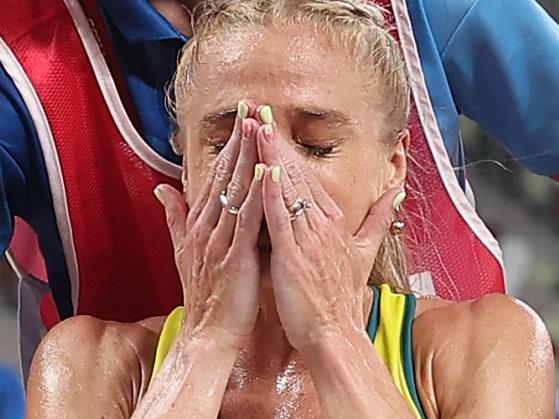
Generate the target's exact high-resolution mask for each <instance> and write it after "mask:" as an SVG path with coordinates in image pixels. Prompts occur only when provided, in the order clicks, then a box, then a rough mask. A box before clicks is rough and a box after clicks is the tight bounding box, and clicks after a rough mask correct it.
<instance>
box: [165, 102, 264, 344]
mask: <svg viewBox="0 0 559 419" xmlns="http://www.w3.org/2000/svg"><path fill="white" fill-rule="evenodd" d="M250 111H251V110H250V109H249V107H248V105H246V104H245V103H242V104H241V103H240V104H239V109H238V112H237V117H236V120H235V126H234V128H233V132H232V134H231V137H230V139H229V141H228V142H227V144H226V146H225V148H224V149H223V150H222V151H221V152H220V154H219V155H218V157H217V158H216V160H215V162H214V164H213V167H212V170H211V171H210V174H209V176H208V178H207V180H206V183H205V185H204V187H203V188H202V191H201V193H200V195H199V196H198V198H197V200H196V202H195V203H194V205H193V206H192V208H191V209H190V211H188V208H187V205H186V203H185V200H184V197H183V195H182V194H181V193H180V192H179V191H177V190H175V189H174V188H172V187H171V186H169V185H159V186H158V187H157V188H156V190H155V194H156V196H157V197H158V198H159V200H160V201H161V202H162V203H163V205H164V207H165V212H166V217H167V225H168V228H169V231H170V233H171V238H172V241H173V247H174V250H175V261H176V265H177V268H178V271H179V275H180V278H181V281H182V286H183V294H184V306H185V319H184V325H183V331H182V332H183V333H186V334H187V335H188V338H189V339H191V338H196V337H197V338H202V339H210V340H217V341H218V343H220V344H225V345H227V346H228V347H231V348H236V349H240V348H241V347H242V346H243V344H244V343H245V342H246V340H247V339H248V337H249V336H250V334H251V333H252V330H253V328H254V324H255V321H256V316H257V313H258V304H259V303H258V288H259V277H260V268H259V261H258V249H257V242H258V235H259V231H260V225H261V222H262V217H263V209H262V187H261V184H260V181H261V179H262V174H263V167H262V166H256V163H257V161H258V156H257V148H256V140H255V138H256V132H257V129H258V127H259V126H260V124H259V123H258V122H257V121H256V120H255V119H252V118H250V117H248V115H249V113H250ZM222 191H227V196H228V198H229V202H230V203H231V205H233V206H235V207H236V208H239V211H238V214H237V215H236V216H235V215H232V214H229V213H228V212H227V211H226V210H225V209H224V208H223V207H222V205H221V203H220V199H219V198H220V194H221V192H222Z"/></svg>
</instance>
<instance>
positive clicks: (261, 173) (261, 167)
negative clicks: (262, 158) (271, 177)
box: [254, 163, 265, 182]
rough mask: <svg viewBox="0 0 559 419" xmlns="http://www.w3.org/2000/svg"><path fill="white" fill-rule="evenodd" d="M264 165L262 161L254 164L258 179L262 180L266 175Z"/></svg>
mask: <svg viewBox="0 0 559 419" xmlns="http://www.w3.org/2000/svg"><path fill="white" fill-rule="evenodd" d="M264 172H265V169H264V165H263V164H262V163H258V164H257V165H256V166H254V178H255V179H256V180H257V181H259V182H260V181H261V180H262V178H263V177H264Z"/></svg>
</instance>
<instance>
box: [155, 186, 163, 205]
mask: <svg viewBox="0 0 559 419" xmlns="http://www.w3.org/2000/svg"><path fill="white" fill-rule="evenodd" d="M153 194H154V195H155V197H156V198H157V200H158V201H159V202H161V205H163V206H165V198H163V193H161V190H160V189H159V186H157V187H156V188H155V189H154V190H153Z"/></svg>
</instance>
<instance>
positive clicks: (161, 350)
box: [149, 306, 184, 386]
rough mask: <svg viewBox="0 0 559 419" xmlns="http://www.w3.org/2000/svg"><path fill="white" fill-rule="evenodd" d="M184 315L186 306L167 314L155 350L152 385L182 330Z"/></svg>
mask: <svg viewBox="0 0 559 419" xmlns="http://www.w3.org/2000/svg"><path fill="white" fill-rule="evenodd" d="M183 316H184V307H182V306H181V307H177V308H175V309H174V310H173V311H171V314H169V315H168V316H167V318H166V319H165V322H164V323H163V327H162V328H161V334H160V335H159V341H158V342H157V348H156V350H155V361H153V371H152V373H151V379H150V382H149V385H150V386H151V383H153V378H154V377H155V376H156V374H157V372H158V371H159V370H160V369H161V365H162V364H163V361H164V360H165V357H166V356H167V354H168V353H169V350H170V349H171V346H172V345H173V342H174V341H175V338H176V337H177V336H178V334H179V332H180V330H181V327H182V319H183Z"/></svg>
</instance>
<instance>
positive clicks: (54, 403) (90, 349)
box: [28, 316, 163, 417]
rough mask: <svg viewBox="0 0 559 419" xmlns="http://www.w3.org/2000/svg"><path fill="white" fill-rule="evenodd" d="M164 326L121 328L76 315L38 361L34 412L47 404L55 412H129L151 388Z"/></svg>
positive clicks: (32, 384)
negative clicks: (75, 407) (71, 407)
mask: <svg viewBox="0 0 559 419" xmlns="http://www.w3.org/2000/svg"><path fill="white" fill-rule="evenodd" d="M162 321H163V320H162V318H153V319H148V320H145V321H143V322H139V323H118V322H110V321H104V320H100V319H97V318H94V317H90V316H76V317H73V318H70V319H68V320H65V321H63V322H61V323H60V324H58V325H57V326H55V327H54V328H53V329H52V330H51V331H49V333H48V334H47V335H46V336H45V338H44V339H43V341H42V342H41V344H40V346H39V348H38V349H37V352H36V353H35V356H34V358H33V363H32V366H31V372H30V376H29V381H28V405H29V409H30V410H32V409H33V408H34V407H36V408H38V409H44V406H45V403H43V402H45V401H46V400H48V405H49V406H51V407H52V408H53V409H56V408H58V407H60V405H62V404H64V405H66V406H67V405H68V404H69V403H70V404H71V403H79V404H80V409H82V410H83V409H86V407H85V406H81V405H82V404H84V403H89V404H91V405H97V406H102V405H106V406H107V408H111V407H109V406H113V408H115V409H117V410H120V411H123V412H124V411H130V409H133V407H134V406H135V404H136V403H137V401H138V399H139V397H140V396H141V395H142V394H143V392H145V390H146V388H147V385H148V383H149V379H150V375H151V368H152V365H153V354H154V352H155V347H156V344H157V339H158V334H159V333H158V330H159V329H160V327H161V324H162ZM158 324H159V329H158V328H157V325H158ZM99 389H103V391H101V392H99ZM84 395H89V396H88V397H84ZM84 411H86V410H84ZM43 413H45V416H47V417H49V416H48V415H47V414H46V413H47V412H43ZM107 414H108V416H107V417H114V416H113V415H111V414H110V412H107Z"/></svg>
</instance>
